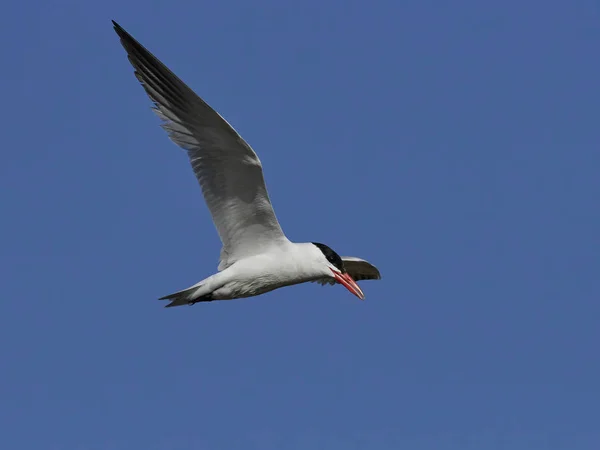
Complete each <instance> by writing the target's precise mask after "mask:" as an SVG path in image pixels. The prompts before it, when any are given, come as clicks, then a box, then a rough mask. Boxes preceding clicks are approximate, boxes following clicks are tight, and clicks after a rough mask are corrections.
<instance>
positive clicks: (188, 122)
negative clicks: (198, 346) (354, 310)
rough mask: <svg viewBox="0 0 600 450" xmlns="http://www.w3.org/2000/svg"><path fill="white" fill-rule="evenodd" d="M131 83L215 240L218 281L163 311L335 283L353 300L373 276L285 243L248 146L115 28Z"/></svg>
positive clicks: (307, 246)
mask: <svg viewBox="0 0 600 450" xmlns="http://www.w3.org/2000/svg"><path fill="white" fill-rule="evenodd" d="M112 22H113V26H114V29H115V31H116V33H117V34H118V36H119V38H120V41H121V44H122V45H123V47H124V48H125V51H126V52H127V57H128V59H129V62H130V63H131V65H132V66H133V69H134V73H135V76H136V78H137V79H138V81H139V82H140V83H141V84H142V86H143V87H144V89H145V91H146V93H147V94H148V96H149V97H150V100H151V101H152V103H153V107H152V109H153V110H154V112H155V113H156V114H157V115H158V117H159V118H160V119H161V121H162V124H161V126H162V127H163V128H164V129H165V130H166V131H167V133H168V135H169V138H170V139H171V140H172V141H173V142H174V143H175V144H177V145H178V146H179V147H181V148H183V149H184V150H185V151H186V152H187V155H188V158H189V161H190V163H191V166H192V169H193V171H194V174H195V175H196V178H197V179H198V182H199V184H200V187H201V190H202V194H203V196H204V200H205V201H206V204H207V206H208V209H209V210H210V213H211V216H212V219H213V222H214V224H215V226H216V228H217V232H218V234H219V237H220V238H221V242H222V248H221V255H220V260H219V265H218V269H217V273H215V274H214V275H211V276H209V277H208V278H205V279H204V280H202V281H200V282H199V283H196V284H195V285H193V286H191V287H189V288H187V289H184V290H181V291H178V292H175V293H173V294H170V295H166V296H164V297H162V298H161V299H160V300H169V303H168V304H167V305H166V307H173V306H180V305H193V304H195V303H198V302H210V301H213V300H232V299H238V298H246V297H252V296H256V295H260V294H264V293H266V292H269V291H272V290H274V289H278V288H281V287H284V286H291V285H294V284H300V283H305V282H317V283H320V284H322V285H325V284H336V283H339V284H341V285H342V286H344V287H345V288H346V289H348V290H349V291H350V292H351V293H352V294H354V295H355V296H357V297H358V298H359V299H361V300H364V298H365V295H364V293H363V291H362V290H361V288H360V287H359V286H358V284H357V281H359V280H378V279H380V278H381V275H380V273H379V270H378V269H377V268H376V267H375V266H374V265H372V264H371V263H369V262H367V261H365V260H363V259H360V258H355V257H340V256H339V255H338V254H337V253H336V252H335V251H333V250H332V249H331V248H330V247H328V246H327V245H324V244H321V243H317V242H308V243H294V242H291V241H290V240H289V239H288V238H287V237H286V236H285V234H284V233H283V231H282V229H281V226H280V225H279V222H278V220H277V217H276V216H275V212H274V211H273V206H272V205H271V200H270V199H269V194H268V192H267V188H266V186H265V180H264V177H263V170H262V164H261V162H260V160H259V159H258V156H257V155H256V153H255V152H254V150H252V148H251V147H250V145H248V144H247V143H246V141H244V139H242V137H241V136H240V135H239V134H238V133H237V132H236V131H235V130H234V129H233V127H232V126H231V125H229V123H228V122H227V121H226V120H225V119H223V117H221V116H220V115H219V114H218V113H217V112H216V111H215V110H214V109H212V108H211V107H210V106H209V105H208V104H207V103H206V102H205V101H204V100H202V99H201V98H200V97H199V96H198V95H196V93H195V92H194V91H192V89H190V88H189V87H188V86H187V85H186V84H185V83H184V82H183V81H181V80H180V79H179V78H178V77H177V76H176V75H175V74H174V73H173V72H171V71H170V70H169V69H168V68H167V67H166V66H165V65H164V64H163V63H162V62H160V61H159V60H158V59H157V58H156V57H155V56H154V55H153V54H152V53H150V52H149V51H148V50H146V48H145V47H143V46H142V45H141V44H140V43H139V42H138V41H137V40H135V39H134V38H133V37H132V36H131V35H130V34H129V33H127V31H125V30H124V29H123V28H122V27H121V26H120V25H119V24H118V23H116V22H115V21H114V20H113V21H112Z"/></svg>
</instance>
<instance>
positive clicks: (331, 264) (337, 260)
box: [312, 242, 365, 300]
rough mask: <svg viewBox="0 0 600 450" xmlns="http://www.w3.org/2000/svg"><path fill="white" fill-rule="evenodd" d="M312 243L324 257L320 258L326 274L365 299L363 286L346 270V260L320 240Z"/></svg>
mask: <svg viewBox="0 0 600 450" xmlns="http://www.w3.org/2000/svg"><path fill="white" fill-rule="evenodd" d="M312 244H313V245H314V246H315V247H317V248H318V249H319V250H320V252H321V254H322V258H320V259H322V263H323V265H324V266H325V268H324V276H326V277H330V278H333V279H334V280H335V281H336V282H337V283H339V284H341V285H342V286H344V287H345V288H346V289H348V290H349V291H350V292H351V293H353V294H354V295H356V296H357V297H358V298H360V299H361V300H364V299H365V294H363V291H362V290H361V288H360V287H359V286H358V284H356V281H354V280H353V279H352V277H351V276H350V275H349V274H348V273H347V272H346V269H345V268H344V262H343V261H342V258H341V257H340V255H338V254H337V253H336V252H334V251H333V250H332V249H331V248H330V247H328V246H327V245H325V244H320V243H318V242H313V243H312Z"/></svg>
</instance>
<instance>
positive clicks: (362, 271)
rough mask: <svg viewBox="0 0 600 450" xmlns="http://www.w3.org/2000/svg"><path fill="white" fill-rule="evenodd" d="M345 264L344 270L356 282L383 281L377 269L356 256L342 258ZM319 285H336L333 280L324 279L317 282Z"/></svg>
mask: <svg viewBox="0 0 600 450" xmlns="http://www.w3.org/2000/svg"><path fill="white" fill-rule="evenodd" d="M342 261H343V262H344V269H346V272H348V274H349V275H350V276H351V277H352V279H354V281H360V280H381V274H380V273H379V270H378V269H377V267H375V266H374V265H373V264H371V263H370V262H368V261H365V260H364V259H360V258H356V257H354V256H342ZM317 283H319V284H322V285H325V284H335V280H334V279H333V278H322V279H320V280H317Z"/></svg>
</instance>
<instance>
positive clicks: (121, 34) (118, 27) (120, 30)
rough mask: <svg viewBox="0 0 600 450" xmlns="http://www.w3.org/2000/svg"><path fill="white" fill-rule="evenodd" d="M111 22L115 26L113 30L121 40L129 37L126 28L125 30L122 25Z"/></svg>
mask: <svg viewBox="0 0 600 450" xmlns="http://www.w3.org/2000/svg"><path fill="white" fill-rule="evenodd" d="M111 22H112V24H113V29H114V30H115V32H116V33H117V34H118V35H119V37H120V38H124V37H126V36H129V33H128V32H127V31H125V28H123V27H122V26H121V25H119V24H118V23H117V22H115V21H114V20H111Z"/></svg>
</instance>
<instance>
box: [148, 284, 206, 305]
mask: <svg viewBox="0 0 600 450" xmlns="http://www.w3.org/2000/svg"><path fill="white" fill-rule="evenodd" d="M200 288H202V286H198V285H196V286H192V287H191V288H187V289H184V290H183V291H178V292H174V293H173V294H169V295H165V296H164V297H161V298H159V300H171V303H169V304H168V305H166V306H165V308H172V307H173V306H182V305H193V304H194V303H198V302H210V301H212V300H213V297H212V294H210V293H209V294H205V295H200V296H197V295H196V294H197V292H198V291H199V290H200Z"/></svg>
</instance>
